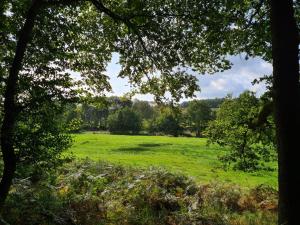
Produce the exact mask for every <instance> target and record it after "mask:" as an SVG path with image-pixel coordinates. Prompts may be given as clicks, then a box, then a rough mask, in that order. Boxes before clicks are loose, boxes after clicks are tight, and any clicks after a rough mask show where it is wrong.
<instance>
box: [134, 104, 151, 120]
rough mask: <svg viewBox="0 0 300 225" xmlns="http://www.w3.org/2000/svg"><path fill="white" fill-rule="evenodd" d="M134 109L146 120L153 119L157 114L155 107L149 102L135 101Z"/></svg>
mask: <svg viewBox="0 0 300 225" xmlns="http://www.w3.org/2000/svg"><path fill="white" fill-rule="evenodd" d="M132 109H133V110H134V111H136V112H137V113H139V114H140V116H141V118H142V119H145V120H149V119H152V118H153V116H154V114H155V112H154V109H153V107H152V106H151V105H150V104H149V102H147V101H139V100H136V101H134V102H133V105H132Z"/></svg>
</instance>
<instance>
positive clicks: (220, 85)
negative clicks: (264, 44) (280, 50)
mask: <svg viewBox="0 0 300 225" xmlns="http://www.w3.org/2000/svg"><path fill="white" fill-rule="evenodd" d="M229 60H230V61H231V62H232V64H233V66H232V68H231V69H230V70H227V71H225V72H222V73H216V74H213V75H208V74H204V75H201V74H197V78H198V80H199V82H198V84H199V86H200V89H201V92H200V93H196V98H197V99H207V98H222V97H225V96H226V95H227V94H232V95H233V96H238V95H239V94H240V93H242V92H243V91H245V90H251V91H254V92H255V93H256V94H257V96H260V95H261V94H262V93H264V91H265V86H264V84H259V85H254V86H253V85H252V84H251V82H252V81H253V80H254V79H256V78H259V77H262V76H264V75H270V74H271V73H272V65H271V64H270V63H267V62H265V61H264V60H262V59H260V58H250V59H248V60H245V58H244V57H243V56H242V55H240V56H231V57H229ZM119 70H120V65H119V64H118V55H117V54H113V57H112V61H111V62H110V63H109V64H108V67H107V75H108V76H109V77H110V83H111V85H112V89H113V93H109V94H108V95H117V96H122V95H124V94H125V93H127V92H128V91H130V85H129V84H128V81H127V79H122V78H118V77H117V75H118V73H119ZM134 98H136V99H140V100H147V101H152V100H153V97H152V96H151V95H136V96H134ZM183 100H185V99H183Z"/></svg>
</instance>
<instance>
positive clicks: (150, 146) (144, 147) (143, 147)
mask: <svg viewBox="0 0 300 225" xmlns="http://www.w3.org/2000/svg"><path fill="white" fill-rule="evenodd" d="M167 145H172V144H171V143H162V144H156V143H142V144H138V145H137V146H135V147H121V148H117V149H114V150H112V151H114V152H126V153H140V152H146V151H148V152H150V151H153V150H155V149H154V148H157V147H161V146H167Z"/></svg>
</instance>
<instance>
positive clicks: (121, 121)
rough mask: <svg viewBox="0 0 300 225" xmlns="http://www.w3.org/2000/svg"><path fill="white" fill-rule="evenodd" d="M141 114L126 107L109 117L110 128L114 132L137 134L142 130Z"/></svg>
mask: <svg viewBox="0 0 300 225" xmlns="http://www.w3.org/2000/svg"><path fill="white" fill-rule="evenodd" d="M141 127H142V121H141V118H140V116H139V115H138V114H137V113H136V112H134V111H133V110H132V109H130V108H128V107H126V108H123V109H120V110H118V111H116V112H115V113H113V114H111V115H109V117H108V130H109V132H111V133H114V134H137V133H139V131H140V130H141Z"/></svg>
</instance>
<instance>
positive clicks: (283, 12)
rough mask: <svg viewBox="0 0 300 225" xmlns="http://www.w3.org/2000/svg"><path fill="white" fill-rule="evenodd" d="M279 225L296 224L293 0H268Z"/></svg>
mask: <svg viewBox="0 0 300 225" xmlns="http://www.w3.org/2000/svg"><path fill="white" fill-rule="evenodd" d="M270 2H271V5H270V6H271V31H272V57H273V77H274V78H273V79H274V80H273V82H274V103H275V123H276V134H277V145H278V147H277V148H278V168H279V176H278V182H279V221H278V224H280V225H283V224H284V225H297V224H299V215H298V213H297V212H296V210H297V208H298V206H299V202H300V197H299V196H300V195H299V184H300V175H299V174H298V172H299V157H298V155H299V154H298V152H299V129H300V93H299V92H300V91H299V90H300V89H299V55H298V54H299V49H298V45H299V34H298V30H297V25H296V21H295V17H294V11H293V0H271V1H270Z"/></svg>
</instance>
